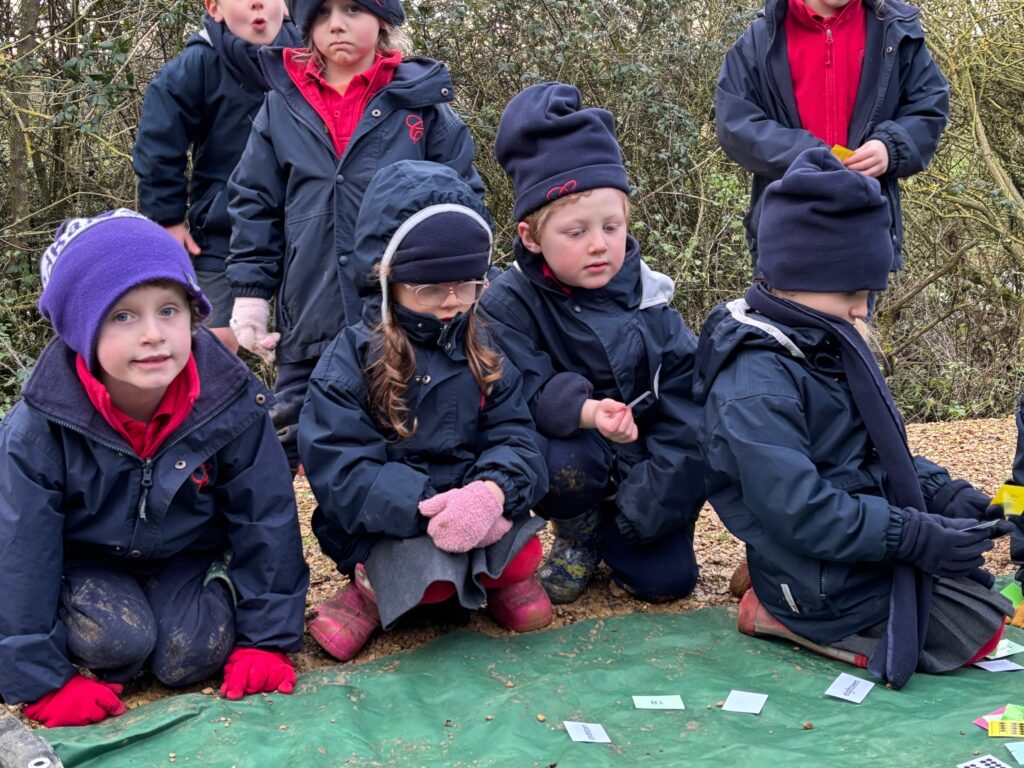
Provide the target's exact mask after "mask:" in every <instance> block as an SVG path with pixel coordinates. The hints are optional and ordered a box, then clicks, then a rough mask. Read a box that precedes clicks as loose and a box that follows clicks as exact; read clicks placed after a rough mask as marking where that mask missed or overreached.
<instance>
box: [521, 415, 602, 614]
mask: <svg viewBox="0 0 1024 768" xmlns="http://www.w3.org/2000/svg"><path fill="white" fill-rule="evenodd" d="M547 448H548V450H547V462H548V473H549V476H550V478H551V479H550V486H549V491H548V495H547V496H545V497H544V498H543V499H542V500H541V502H540V503H539V504H538V505H537V509H536V511H537V514H539V515H540V516H541V517H545V518H547V519H548V520H550V521H551V527H552V530H553V532H554V534H555V541H554V543H553V544H552V546H551V552H550V553H549V554H548V559H547V560H546V561H545V562H544V564H543V565H542V566H541V568H540V570H539V571H538V572H537V576H538V578H540V582H541V584H543V585H544V589H545V590H546V591H547V593H548V596H549V597H550V598H551V602H553V603H571V602H572V601H574V600H576V599H577V598H578V597H579V596H580V595H581V594H583V591H584V590H585V589H586V588H587V584H589V583H590V577H591V576H592V575H593V573H594V569H595V568H596V567H597V564H598V562H599V560H600V557H599V554H598V546H599V544H600V536H601V528H600V515H601V511H600V502H601V499H602V498H604V497H605V496H607V495H608V481H609V475H610V474H611V464H612V453H611V450H610V449H609V448H608V446H607V443H606V442H605V441H604V439H603V438H601V437H600V436H599V435H597V434H596V433H593V432H591V431H589V430H588V431H581V432H579V433H577V435H576V436H575V437H573V438H571V439H568V440H557V439H552V440H548V446H547Z"/></svg>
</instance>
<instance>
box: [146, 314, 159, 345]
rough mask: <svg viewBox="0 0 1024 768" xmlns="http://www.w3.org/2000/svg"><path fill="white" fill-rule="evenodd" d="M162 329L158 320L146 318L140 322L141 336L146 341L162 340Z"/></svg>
mask: <svg viewBox="0 0 1024 768" xmlns="http://www.w3.org/2000/svg"><path fill="white" fill-rule="evenodd" d="M163 335H164V329H163V325H162V324H161V323H160V319H159V318H156V317H147V318H145V319H144V320H143V321H142V336H143V338H145V339H146V340H148V341H158V340H160V339H162V338H163Z"/></svg>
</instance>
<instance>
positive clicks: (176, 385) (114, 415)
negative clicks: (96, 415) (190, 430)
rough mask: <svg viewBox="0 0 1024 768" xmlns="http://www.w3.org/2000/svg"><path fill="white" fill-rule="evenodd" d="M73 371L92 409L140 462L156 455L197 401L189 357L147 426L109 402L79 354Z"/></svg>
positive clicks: (196, 379)
mask: <svg viewBox="0 0 1024 768" xmlns="http://www.w3.org/2000/svg"><path fill="white" fill-rule="evenodd" d="M75 368H76V371H77V372H78V380H79V381H81V382H82V387H83V388H84V389H85V394H86V395H88V397H89V402H91V403H92V405H93V408H95V409H96V410H97V411H99V412H100V415H101V416H102V417H103V418H104V419H106V420H107V423H108V424H109V425H110V426H111V427H113V428H114V431H115V432H117V434H119V435H121V437H123V438H124V439H125V440H127V441H128V445H130V446H131V448H132V450H133V451H135V453H136V455H137V456H138V457H139V458H140V459H150V458H152V457H153V456H154V455H155V454H156V451H157V448H159V447H160V446H161V445H162V444H163V442H164V440H166V439H167V438H168V437H169V436H170V435H171V433H172V432H174V430H176V429H177V428H178V427H180V426H181V424H182V422H183V421H185V419H186V418H187V417H188V415H189V414H190V413H191V412H192V406H193V405H195V403H196V400H197V399H198V398H199V371H198V369H197V368H196V360H195V357H193V356H192V355H189V357H188V362H187V363H186V364H185V367H184V368H183V369H182V371H181V373H179V374H178V375H177V376H176V377H175V378H174V381H172V382H171V384H170V386H168V387H167V391H166V392H164V397H163V400H161V401H160V405H159V406H158V407H157V409H156V413H154V414H153V418H152V419H150V421H149V423H148V424H146V423H144V422H141V421H136V420H135V419H133V418H132V417H131V416H129V415H128V414H126V413H124V412H122V411H120V410H119V409H118V408H117V407H116V406H115V405H114V404H113V403H112V402H110V393H109V392H108V391H107V388H106V387H105V386H103V382H102V381H100V380H99V379H97V378H96V377H95V376H93V375H92V372H91V371H90V370H89V366H88V365H86V363H85V359H84V358H83V357H82V356H81V355H79V356H78V359H77V360H76V361H75Z"/></svg>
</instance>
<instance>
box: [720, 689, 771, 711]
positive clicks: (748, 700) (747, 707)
mask: <svg viewBox="0 0 1024 768" xmlns="http://www.w3.org/2000/svg"><path fill="white" fill-rule="evenodd" d="M766 701H768V696H767V694H764V693H750V692H749V691H730V692H729V695H728V697H726V699H725V705H724V706H723V707H722V711H724V712H746V713H747V714H750V715H760V714H761V710H762V709H763V708H764V703H765V702H766Z"/></svg>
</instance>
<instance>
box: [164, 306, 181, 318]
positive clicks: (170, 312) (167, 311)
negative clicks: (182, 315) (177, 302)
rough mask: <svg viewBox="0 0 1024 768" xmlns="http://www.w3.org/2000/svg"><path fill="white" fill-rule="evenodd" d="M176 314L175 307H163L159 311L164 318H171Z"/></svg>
mask: <svg viewBox="0 0 1024 768" xmlns="http://www.w3.org/2000/svg"><path fill="white" fill-rule="evenodd" d="M177 313H178V308H177V307H164V308H163V309H161V310H160V314H161V315H163V316H164V317H173V316H174V315H176V314H177Z"/></svg>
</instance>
